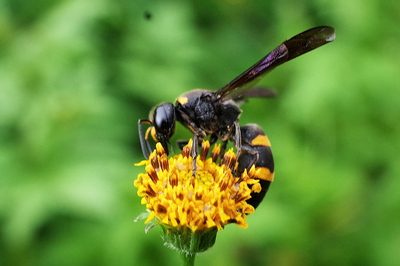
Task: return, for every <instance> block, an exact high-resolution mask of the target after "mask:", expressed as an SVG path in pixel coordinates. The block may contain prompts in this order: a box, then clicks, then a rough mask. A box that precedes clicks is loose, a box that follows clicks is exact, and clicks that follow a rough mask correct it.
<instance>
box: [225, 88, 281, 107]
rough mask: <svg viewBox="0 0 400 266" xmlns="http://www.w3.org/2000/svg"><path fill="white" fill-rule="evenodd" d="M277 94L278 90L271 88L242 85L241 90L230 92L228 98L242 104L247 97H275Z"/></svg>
mask: <svg viewBox="0 0 400 266" xmlns="http://www.w3.org/2000/svg"><path fill="white" fill-rule="evenodd" d="M276 95H277V94H276V91H275V90H273V89H270V88H264V87H250V88H249V87H245V88H243V87H242V88H241V89H240V90H234V91H232V92H231V93H229V95H228V98H229V99H232V100H234V101H235V102H236V103H237V104H239V105H241V104H242V103H244V102H245V100H246V99H247V98H273V97H275V96H276Z"/></svg>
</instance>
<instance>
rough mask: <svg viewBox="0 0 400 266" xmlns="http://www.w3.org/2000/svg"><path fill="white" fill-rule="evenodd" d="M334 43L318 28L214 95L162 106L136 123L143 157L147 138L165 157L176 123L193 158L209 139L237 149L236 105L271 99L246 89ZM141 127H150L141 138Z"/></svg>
mask: <svg viewBox="0 0 400 266" xmlns="http://www.w3.org/2000/svg"><path fill="white" fill-rule="evenodd" d="M334 39H335V33H334V29H333V28H331V27H326V26H321V27H316V28H312V29H310V30H307V31H305V32H302V33H300V34H298V35H296V36H294V37H293V38H291V39H289V40H287V41H285V42H283V43H282V44H281V45H279V46H278V47H277V48H275V49H274V50H273V51H272V52H271V53H269V54H268V55H267V56H265V57H264V58H262V59H261V60H260V61H258V62H257V63H255V64H254V65H253V66H251V67H250V68H249V69H247V70H246V71H245V72H243V73H242V74H241V75H239V76H238V77H237V78H235V79H234V80H233V81H231V82H230V83H229V84H227V85H226V86H224V87H222V88H221V89H219V90H218V91H215V92H214V91H209V90H192V91H189V92H187V93H185V94H183V95H182V96H180V97H178V99H177V101H176V103H175V105H173V104H172V103H162V104H161V105H159V106H157V107H156V108H155V109H154V110H153V111H152V112H151V113H150V119H141V120H139V123H138V124H139V137H140V142H141V146H142V151H143V154H144V156H145V157H146V158H148V156H149V154H150V152H151V151H152V149H151V147H150V144H149V142H148V135H149V134H150V135H151V136H152V137H153V139H154V140H155V141H158V142H160V143H161V144H162V145H163V147H164V149H165V151H166V152H167V153H168V151H169V149H168V144H169V139H170V138H171V136H172V135H173V133H174V130H175V123H176V121H178V122H180V123H182V124H183V125H184V126H185V127H187V128H188V129H189V130H190V131H192V133H193V145H194V147H193V149H192V150H193V154H192V155H193V157H196V155H197V146H198V141H199V140H202V139H203V138H205V137H206V136H210V141H211V143H213V142H215V141H217V140H218V139H220V140H222V141H223V142H225V143H226V142H227V141H228V140H229V139H231V140H232V141H233V142H234V144H235V146H236V148H237V149H238V150H240V149H241V143H240V142H241V139H242V138H241V137H240V134H241V133H240V127H239V125H238V117H239V115H240V113H241V111H240V109H239V107H238V105H239V103H240V102H242V101H243V100H244V99H245V98H250V97H271V96H272V95H273V93H272V92H271V90H268V89H262V88H249V85H250V84H251V83H253V82H255V81H257V80H258V78H260V77H261V76H262V75H265V74H267V73H268V72H269V71H271V70H272V69H274V68H275V67H277V66H279V65H281V64H283V63H285V62H287V61H290V60H292V59H293V58H296V57H297V56H299V55H302V54H304V53H307V52H309V51H311V50H313V49H315V48H318V47H320V46H322V45H324V44H326V43H329V42H331V41H333V40H334ZM142 123H148V124H151V125H152V126H151V127H150V128H149V129H148V130H147V132H146V134H143V130H142Z"/></svg>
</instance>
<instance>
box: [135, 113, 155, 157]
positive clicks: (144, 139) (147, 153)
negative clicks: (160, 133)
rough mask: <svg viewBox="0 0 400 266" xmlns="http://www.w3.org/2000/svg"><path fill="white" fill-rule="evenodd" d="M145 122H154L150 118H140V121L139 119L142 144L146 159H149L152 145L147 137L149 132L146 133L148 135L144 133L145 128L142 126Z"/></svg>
mask: <svg viewBox="0 0 400 266" xmlns="http://www.w3.org/2000/svg"><path fill="white" fill-rule="evenodd" d="M143 123H146V124H152V123H151V121H150V120H147V119H139V121H138V131H139V140H140V146H141V148H142V152H143V155H144V157H145V158H146V159H148V158H149V156H150V153H151V146H150V143H149V141H148V139H147V134H146V136H145V135H144V134H143V128H142V124H143Z"/></svg>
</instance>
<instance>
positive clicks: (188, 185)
mask: <svg viewBox="0 0 400 266" xmlns="http://www.w3.org/2000/svg"><path fill="white" fill-rule="evenodd" d="M191 149H192V140H190V141H189V143H188V145H186V146H185V147H184V148H183V150H182V153H181V154H178V155H175V156H173V157H170V158H168V156H167V154H166V153H165V151H164V149H163V147H162V145H161V144H160V143H157V145H156V150H155V151H153V152H152V153H151V155H150V156H149V159H148V160H144V161H142V162H140V163H138V164H136V165H137V166H143V165H145V171H146V173H141V174H139V175H138V177H137V179H136V180H135V182H134V185H135V186H136V187H137V188H138V195H139V196H140V197H142V200H141V203H142V204H145V205H146V208H147V210H148V212H149V216H148V218H147V220H146V223H148V222H149V221H151V220H153V219H155V220H156V222H157V223H160V224H162V225H163V226H165V227H166V228H174V229H179V228H180V229H182V230H187V229H190V230H191V231H192V232H198V231H201V230H208V229H212V228H217V230H220V229H223V228H224V226H225V225H227V224H229V223H235V224H237V225H238V226H240V227H243V228H246V227H247V226H248V224H247V222H246V216H247V215H248V214H251V213H253V212H254V207H253V206H251V205H250V204H248V203H247V202H246V201H247V200H248V199H250V198H251V196H250V194H251V193H259V192H260V191H261V186H260V184H259V180H258V179H255V178H253V177H254V176H255V175H256V174H257V173H256V169H255V167H254V166H253V167H252V168H251V169H250V170H249V171H248V172H247V171H244V172H243V173H242V174H241V175H236V174H235V169H236V167H237V163H236V154H235V153H234V151H233V149H230V150H228V151H227V152H226V153H225V154H224V155H223V159H222V160H221V163H216V162H217V159H218V158H219V157H220V146H219V145H215V147H214V148H213V150H212V152H211V157H210V158H207V155H208V152H209V149H210V143H209V142H208V141H203V142H202V148H201V152H200V154H199V155H198V156H197V158H196V168H195V169H196V171H195V174H194V173H193V158H192V157H191V156H190V154H191Z"/></svg>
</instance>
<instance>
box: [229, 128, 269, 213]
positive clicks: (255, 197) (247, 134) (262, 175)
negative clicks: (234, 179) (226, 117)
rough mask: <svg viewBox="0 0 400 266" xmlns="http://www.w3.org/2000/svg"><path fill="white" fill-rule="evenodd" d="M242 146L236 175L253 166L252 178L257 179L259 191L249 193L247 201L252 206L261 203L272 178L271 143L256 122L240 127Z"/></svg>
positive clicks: (255, 206)
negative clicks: (259, 186) (249, 196)
mask: <svg viewBox="0 0 400 266" xmlns="http://www.w3.org/2000/svg"><path fill="white" fill-rule="evenodd" d="M240 135H241V142H242V147H241V151H240V154H239V156H238V157H237V169H236V170H235V171H236V175H237V176H240V175H241V174H242V173H243V172H244V171H245V170H247V171H249V170H250V168H251V167H252V166H253V165H254V166H255V175H254V178H256V179H259V182H260V185H261V191H260V192H259V193H251V198H250V199H249V200H247V203H248V204H250V205H252V206H253V207H254V208H257V206H258V205H259V204H260V203H261V201H262V200H263V198H264V196H265V194H266V193H267V191H268V188H269V185H270V184H271V182H272V181H273V179H274V158H273V156H272V151H271V143H270V141H269V139H268V137H267V136H266V135H265V133H264V131H263V130H262V129H261V127H260V126H259V125H257V124H247V125H245V126H241V127H240Z"/></svg>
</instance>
